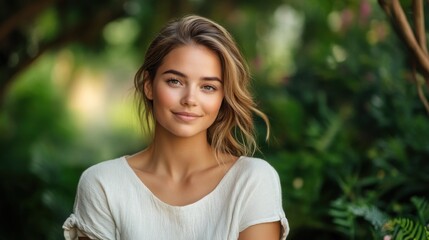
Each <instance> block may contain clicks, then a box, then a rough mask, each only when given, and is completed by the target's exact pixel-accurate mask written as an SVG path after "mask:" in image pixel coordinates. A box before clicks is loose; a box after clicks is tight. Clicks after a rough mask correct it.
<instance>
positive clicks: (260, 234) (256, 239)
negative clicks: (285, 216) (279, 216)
mask: <svg viewBox="0 0 429 240" xmlns="http://www.w3.org/2000/svg"><path fill="white" fill-rule="evenodd" d="M280 234H281V226H280V222H270V223H261V224H256V225H253V226H250V227H248V228H246V229H245V230H243V231H242V232H241V233H240V235H239V237H238V239H239V240H279V239H280Z"/></svg>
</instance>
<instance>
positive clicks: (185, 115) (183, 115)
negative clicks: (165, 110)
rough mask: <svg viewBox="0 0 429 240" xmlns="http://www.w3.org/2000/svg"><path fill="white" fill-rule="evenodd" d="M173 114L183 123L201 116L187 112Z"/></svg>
mask: <svg viewBox="0 0 429 240" xmlns="http://www.w3.org/2000/svg"><path fill="white" fill-rule="evenodd" d="M173 114H174V115H175V116H176V117H178V118H179V119H181V120H183V121H191V120H195V119H197V118H199V117H201V115H198V114H195V113H189V112H173Z"/></svg>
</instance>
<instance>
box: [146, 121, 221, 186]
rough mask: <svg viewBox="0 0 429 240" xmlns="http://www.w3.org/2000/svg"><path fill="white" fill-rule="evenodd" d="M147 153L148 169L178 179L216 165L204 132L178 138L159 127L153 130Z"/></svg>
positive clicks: (212, 151)
mask: <svg viewBox="0 0 429 240" xmlns="http://www.w3.org/2000/svg"><path fill="white" fill-rule="evenodd" d="M157 127H158V126H157ZM148 152H149V156H150V161H149V162H150V163H149V167H150V168H151V169H152V170H153V171H157V172H161V173H163V174H167V175H170V176H171V177H173V178H178V179H180V178H183V177H186V176H188V175H189V174H192V172H194V171H199V170H201V169H204V168H207V167H211V166H214V165H216V164H217V161H216V159H215V158H214V150H213V149H212V148H211V146H210V144H209V143H208V141H207V133H206V132H201V133H200V134H197V135H195V136H192V137H178V136H175V135H173V134H171V133H170V132H168V131H166V130H165V129H163V128H162V127H159V128H157V129H156V130H155V135H154V140H153V143H152V145H151V146H150V147H149V148H148Z"/></svg>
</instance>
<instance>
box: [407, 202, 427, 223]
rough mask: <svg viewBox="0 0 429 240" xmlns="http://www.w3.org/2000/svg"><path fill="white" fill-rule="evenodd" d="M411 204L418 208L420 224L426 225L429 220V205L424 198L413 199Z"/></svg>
mask: <svg viewBox="0 0 429 240" xmlns="http://www.w3.org/2000/svg"><path fill="white" fill-rule="evenodd" d="M411 202H412V203H413V204H414V206H416V209H417V214H418V216H419V220H420V223H421V224H423V225H425V224H426V223H427V222H428V220H429V203H428V201H426V200H425V199H423V198H419V197H412V198H411Z"/></svg>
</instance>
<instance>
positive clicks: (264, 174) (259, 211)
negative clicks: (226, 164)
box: [239, 160, 289, 240]
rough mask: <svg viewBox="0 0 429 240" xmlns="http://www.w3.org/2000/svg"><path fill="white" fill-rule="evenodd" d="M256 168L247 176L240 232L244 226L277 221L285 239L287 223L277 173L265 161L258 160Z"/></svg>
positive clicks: (287, 231) (287, 228)
mask: <svg viewBox="0 0 429 240" xmlns="http://www.w3.org/2000/svg"><path fill="white" fill-rule="evenodd" d="M257 165H258V166H256V169H255V170H254V171H252V175H251V176H250V177H249V182H251V183H249V184H248V185H247V188H246V189H243V190H245V191H248V193H249V194H248V195H247V196H246V200H245V201H244V204H243V209H242V213H243V214H242V217H241V221H240V226H239V228H240V232H241V231H243V230H245V229H246V228H248V227H250V226H252V225H256V224H260V223H269V222H276V221H279V222H280V223H281V225H282V229H283V231H282V232H283V234H282V237H281V239H282V240H284V239H286V237H287V235H288V233H289V224H288V221H287V218H286V215H285V213H284V210H283V207H282V194H281V186H280V179H279V175H278V174H277V172H276V170H275V169H274V168H273V167H272V166H271V165H270V164H269V163H267V162H265V161H263V160H259V163H258V164H257Z"/></svg>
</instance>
